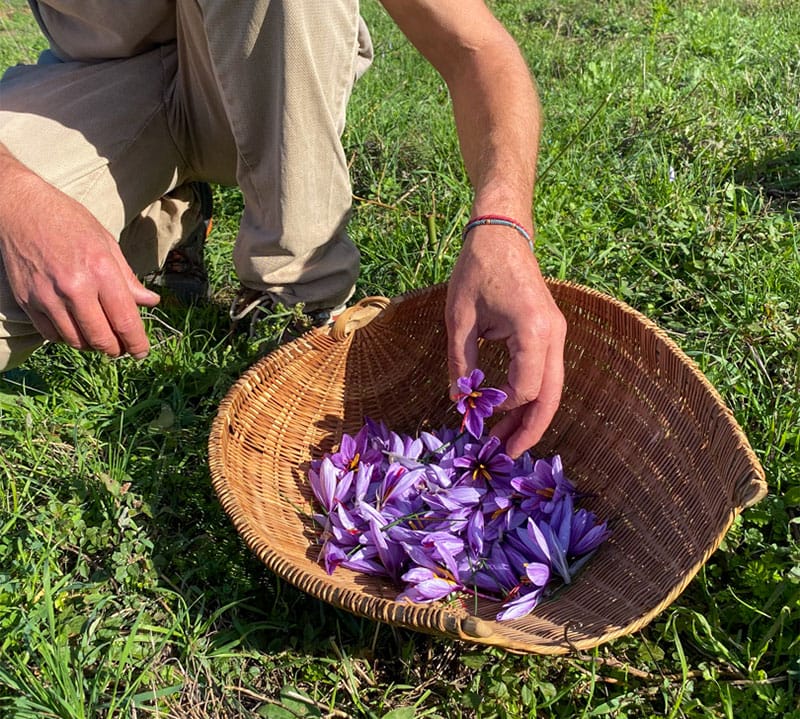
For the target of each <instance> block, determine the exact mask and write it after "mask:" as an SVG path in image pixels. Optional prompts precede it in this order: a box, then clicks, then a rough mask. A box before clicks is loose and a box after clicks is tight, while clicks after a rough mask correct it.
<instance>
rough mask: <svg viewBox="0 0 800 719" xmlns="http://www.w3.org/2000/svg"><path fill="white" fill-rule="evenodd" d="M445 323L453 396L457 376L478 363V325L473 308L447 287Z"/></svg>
mask: <svg viewBox="0 0 800 719" xmlns="http://www.w3.org/2000/svg"><path fill="white" fill-rule="evenodd" d="M445 324H446V326H447V367H448V373H449V376H450V395H451V397H455V395H456V394H457V393H458V386H457V384H456V382H457V380H458V378H459V377H466V376H467V375H468V374H469V373H470V372H471V371H472V370H473V369H475V367H477V365H478V325H477V321H476V316H475V311H474V308H473V307H471V306H469V305H467V304H466V303H461V302H459V301H457V300H456V299H455V296H454V294H451V292H450V289H449V288H448V297H447V307H446V312H445Z"/></svg>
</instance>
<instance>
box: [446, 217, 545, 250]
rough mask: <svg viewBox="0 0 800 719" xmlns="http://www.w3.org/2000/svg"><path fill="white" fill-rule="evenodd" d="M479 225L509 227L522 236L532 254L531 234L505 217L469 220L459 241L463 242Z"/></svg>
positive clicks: (517, 223)
mask: <svg viewBox="0 0 800 719" xmlns="http://www.w3.org/2000/svg"><path fill="white" fill-rule="evenodd" d="M481 225H501V226H503V227H510V228H512V229H514V230H516V231H517V232H518V233H519V234H520V235H522V236H523V237H524V238H525V240H526V241H527V243H528V246H529V247H530V248H531V252H533V238H532V237H531V233H530V232H528V230H526V229H525V227H523V226H522V225H521V224H520V223H519V222H517V221H516V220H514V219H512V218H511V217H505V216H503V215H481V216H480V217H476V218H475V219H473V220H470V221H469V222H468V223H467V224H466V227H464V230H463V232H462V233H461V240H462V241H463V240H465V239H466V237H467V235H468V234H469V233H470V232H471V231H472V230H474V229H475V228H476V227H480V226H481Z"/></svg>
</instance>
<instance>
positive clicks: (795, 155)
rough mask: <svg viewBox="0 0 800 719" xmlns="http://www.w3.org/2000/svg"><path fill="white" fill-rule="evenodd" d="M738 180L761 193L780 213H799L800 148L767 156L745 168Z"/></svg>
mask: <svg viewBox="0 0 800 719" xmlns="http://www.w3.org/2000/svg"><path fill="white" fill-rule="evenodd" d="M735 179H736V182H737V183H738V184H741V185H744V186H745V187H747V188H748V189H749V190H751V191H753V192H755V193H759V192H762V193H763V194H764V196H765V197H766V198H768V199H769V200H770V203H771V204H772V206H774V207H776V208H778V209H780V210H791V211H793V212H799V211H800V149H794V150H789V151H787V152H778V153H773V154H768V155H765V156H764V157H762V158H760V159H759V160H757V161H755V162H751V163H748V164H746V165H742V166H740V167H739V169H738V170H737V172H736V177H735Z"/></svg>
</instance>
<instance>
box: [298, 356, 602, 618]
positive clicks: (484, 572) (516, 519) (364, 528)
mask: <svg viewBox="0 0 800 719" xmlns="http://www.w3.org/2000/svg"><path fill="white" fill-rule="evenodd" d="M483 380H484V375H483V373H482V372H481V371H480V370H477V369H476V370H474V371H473V372H472V374H471V375H470V376H469V377H463V378H461V379H460V380H459V381H458V387H459V390H460V394H459V396H458V399H457V402H456V407H457V409H458V411H459V412H460V413H461V415H462V417H463V421H462V425H461V428H460V429H459V430H453V429H448V428H443V429H441V430H439V431H436V432H422V433H420V435H419V436H418V437H410V436H406V435H402V434H398V433H396V432H393V431H390V430H389V429H388V428H387V427H386V426H385V425H384V424H383V423H382V422H375V421H372V420H370V419H367V420H366V423H365V425H364V426H363V427H362V428H361V430H360V431H359V432H358V433H357V434H356V435H355V436H351V435H348V434H345V435H344V436H343V437H342V440H341V444H340V446H339V449H338V451H336V452H333V453H328V454H326V455H325V456H324V457H323V458H322V459H319V460H314V461H313V462H312V465H311V468H310V470H309V479H310V482H311V488H312V490H313V492H314V495H315V496H316V498H317V500H318V502H319V504H320V505H321V509H322V511H321V512H320V513H318V514H315V515H314V518H315V520H316V521H317V522H318V523H319V525H320V526H321V527H322V531H321V535H320V542H321V544H322V549H321V551H320V560H321V561H322V562H323V563H324V566H325V569H326V571H327V572H328V573H329V574H331V573H333V572H334V570H335V569H336V568H337V567H339V566H343V567H347V568H349V569H352V570H354V571H358V572H364V573H367V574H373V575H379V576H386V577H389V578H390V579H392V580H393V581H395V582H396V583H397V584H398V586H402V587H403V590H402V592H401V593H400V594H399V595H398V600H399V601H403V600H409V601H411V602H432V601H436V600H439V599H445V598H447V597H449V596H451V595H453V596H456V597H465V596H473V597H485V598H487V599H490V600H492V601H500V602H502V603H503V606H502V609H501V611H500V612H499V613H498V614H497V619H498V620H508V619H516V618H519V617H522V616H525V615H526V614H528V613H529V612H530V611H531V610H532V609H533V608H534V607H535V606H536V605H537V603H538V602H539V601H540V600H541V599H542V598H543V597H544V596H546V594H547V593H548V592H550V591H552V589H553V588H554V587H556V586H558V585H560V584H562V583H563V584H569V583H570V582H571V581H572V578H573V577H574V576H575V574H576V573H577V572H578V571H579V570H580V568H581V567H583V566H584V564H585V563H586V562H587V561H588V559H589V558H590V557H591V556H592V554H593V553H594V552H595V550H596V549H597V548H598V547H599V546H600V544H601V543H602V542H603V541H604V540H605V539H606V538H607V537H608V536H609V534H610V531H609V529H608V526H607V523H606V522H599V521H598V519H597V517H596V516H595V514H594V513H593V512H590V511H588V510H586V509H576V508H575V501H576V499H577V495H576V490H575V487H574V486H573V484H572V483H571V482H570V481H569V479H567V478H566V477H565V476H564V472H563V469H562V466H561V459H560V458H559V457H558V455H556V456H554V457H552V458H551V459H550V460H546V459H534V458H533V457H532V456H531V455H530V454H529V453H527V452H526V453H525V454H523V455H522V456H521V457H519V458H518V459H517V460H513V459H512V458H511V457H509V456H508V455H507V454H505V452H504V447H503V445H502V443H501V442H500V440H499V439H498V438H497V437H492V436H488V435H484V421H485V420H486V419H487V418H488V417H490V416H491V415H492V413H493V411H494V407H496V406H497V405H499V404H501V403H502V402H503V401H504V400H505V398H506V395H505V393H503V392H502V391H500V390H497V389H493V388H489V387H481V384H482V383H483Z"/></svg>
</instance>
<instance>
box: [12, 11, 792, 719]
mask: <svg viewBox="0 0 800 719" xmlns="http://www.w3.org/2000/svg"><path fill="white" fill-rule="evenodd" d="M492 7H493V9H494V10H495V12H496V13H497V14H498V15H499V16H500V18H501V19H502V20H503V21H504V22H505V23H506V24H507V26H508V28H509V29H510V30H511V32H512V33H513V34H514V35H515V37H516V38H517V40H518V41H519V43H520V45H521V47H522V49H523V52H524V53H525V56H526V58H527V59H528V61H529V64H530V67H531V69H532V71H533V73H534V74H535V76H536V78H537V81H538V86H539V89H540V93H541V98H542V102H543V106H544V108H545V127H544V133H543V137H542V147H541V154H540V163H539V183H538V189H537V196H536V204H535V209H536V216H537V225H538V240H537V243H538V255H539V259H540V262H541V264H542V266H543V268H544V270H545V272H546V274H548V275H550V276H552V277H558V278H566V279H569V280H572V281H576V282H580V283H583V284H586V285H589V286H591V287H594V288H596V289H599V290H602V291H605V292H607V293H609V294H611V295H613V296H615V297H618V298H620V299H622V300H625V301H626V302H628V303H629V304H631V305H632V306H633V307H635V308H637V309H639V310H641V311H642V312H643V313H645V314H646V315H647V316H649V317H650V318H651V319H653V320H655V321H656V322H657V323H658V324H660V325H661V326H662V327H663V328H664V329H665V330H666V331H667V332H668V333H669V334H670V335H671V336H672V338H673V339H674V340H675V341H676V342H677V343H678V344H679V345H680V346H681V347H682V348H683V349H684V350H685V351H686V352H687V353H688V354H689V355H690V356H691V357H692V358H694V359H695V360H696V361H697V362H698V363H699V365H700V367H701V368H702V370H703V371H704V372H705V373H706V375H707V376H708V378H709V379H710V380H711V382H712V383H713V384H714V385H715V386H716V387H717V389H718V390H719V391H720V392H721V394H722V396H723V398H724V399H725V401H726V402H727V403H728V405H729V406H730V407H731V409H732V410H733V412H734V414H735V416H736V418H737V420H738V421H739V423H740V424H741V425H742V427H743V428H744V430H745V431H746V433H747V434H748V436H749V438H750V441H751V444H752V445H753V447H754V449H755V451H756V453H757V454H758V456H759V459H760V460H761V462H762V463H763V465H764V468H765V470H766V473H767V478H768V482H769V488H770V492H769V495H768V497H767V498H766V499H765V500H763V501H762V502H761V503H760V504H758V505H757V506H755V507H753V508H751V509H749V510H748V511H746V512H745V513H744V515H743V516H742V517H741V518H739V519H738V520H737V521H736V523H735V525H734V527H733V528H732V530H731V531H730V532H729V534H728V536H727V537H726V539H725V541H724V543H723V545H722V547H721V548H720V549H719V550H718V551H717V552H716V553H715V554H714V555H713V556H712V557H711V558H710V560H709V561H708V563H707V564H706V566H705V567H704V568H703V570H702V571H701V572H700V573H699V575H698V576H697V577H696V578H695V579H694V580H693V581H692V582H691V584H690V585H689V587H688V588H687V590H686V591H685V592H684V593H683V594H682V595H681V596H680V597H679V598H678V599H677V600H676V602H675V603H674V605H673V606H671V607H670V608H668V609H667V610H666V611H664V612H663V614H662V615H661V616H659V617H658V618H657V619H656V620H655V621H654V622H653V623H652V624H650V625H649V626H648V627H647V628H645V629H643V630H642V631H640V632H638V633H636V634H635V635H632V636H630V637H626V638H623V639H619V640H617V641H614V642H612V643H610V644H607V645H604V646H601V647H600V648H598V649H597V650H595V651H593V652H590V653H585V654H574V655H569V656H565V657H561V658H543V657H536V656H515V655H511V654H506V653H504V652H502V651H499V650H495V649H488V648H476V647H474V646H470V645H466V644H459V643H456V642H450V641H444V640H441V639H436V638H431V637H428V636H424V635H420V634H416V633H414V632H410V631H405V630H400V629H395V628H391V627H388V626H385V625H380V624H376V623H373V622H370V621H367V620H363V619H359V618H356V617H354V616H352V615H350V614H348V613H346V612H341V611H338V610H336V609H333V608H332V607H330V606H328V605H326V604H324V603H321V602H318V601H317V600H314V599H311V598H310V597H308V596H307V595H305V594H304V593H303V592H301V591H299V590H297V589H295V588H294V587H292V586H291V585H288V584H286V583H284V582H282V581H281V580H279V579H277V578H276V577H275V576H274V575H272V574H270V573H269V572H268V571H266V570H265V569H264V568H263V566H262V565H261V564H260V563H259V562H258V561H257V560H256V559H255V558H254V557H253V555H252V554H251V553H250V552H249V551H248V550H247V548H246V547H245V546H244V544H243V542H242V540H241V539H240V538H239V536H238V535H237V534H236V532H235V531H234V530H233V527H232V525H231V522H230V521H229V520H228V518H227V517H226V516H225V515H224V513H223V511H222V510H221V508H220V505H219V503H218V501H217V499H216V497H215V495H214V493H213V491H212V488H211V484H210V478H209V470H208V467H207V464H206V442H207V438H208V433H209V428H210V424H211V421H212V419H213V416H214V413H215V411H216V408H217V406H218V404H219V402H220V400H221V399H222V398H223V396H224V395H225V393H226V391H227V390H228V388H229V387H230V386H231V384H232V383H233V382H234V381H235V380H236V378H237V377H238V376H239V375H240V374H241V373H242V372H243V371H244V370H245V369H246V368H247V367H248V366H249V365H250V364H251V363H252V362H253V361H255V359H256V358H257V357H258V355H259V353H261V352H263V351H265V349H269V348H270V347H271V346H274V345H275V344H276V342H277V338H278V336H279V335H280V333H281V330H282V328H281V326H280V322H279V321H276V322H274V323H269V322H268V323H265V325H264V327H263V332H264V338H263V339H264V343H263V344H259V343H254V342H250V341H248V340H247V339H246V338H245V337H243V336H241V335H239V334H236V333H231V331H230V327H229V321H228V319H227V303H228V300H229V299H230V297H231V295H232V293H233V292H234V290H235V288H236V280H235V277H234V274H233V269H232V264H231V248H232V245H233V242H234V238H235V235H236V228H237V222H238V217H239V213H240V212H241V209H242V200H241V196H240V194H239V193H238V191H236V190H234V189H230V188H222V187H217V188H215V201H216V212H215V225H214V227H215V229H214V231H213V233H212V235H211V238H210V240H209V246H208V263H209V268H210V272H211V278H212V283H213V289H214V298H213V301H212V302H210V303H209V304H208V305H206V306H203V307H200V308H196V309H192V310H184V309H181V308H177V307H172V306H169V305H164V306H161V307H159V308H157V309H155V310H152V311H148V312H145V313H144V316H145V321H146V323H147V325H148V328H149V332H150V336H151V339H152V344H153V351H152V352H151V354H150V356H149V357H148V358H147V359H145V360H143V361H138V362H137V361H133V360H131V359H120V360H116V361H114V360H109V359H105V358H102V357H99V356H93V355H87V354H81V353H78V352H76V351H72V350H70V349H68V348H65V347H60V346H48V347H47V348H45V349H44V350H42V351H41V352H39V353H37V354H36V355H35V356H34V357H33V358H32V359H31V360H30V361H29V362H28V363H27V364H26V365H25V366H24V367H23V368H20V369H18V370H16V371H12V372H9V373H6V374H5V375H3V376H2V377H1V378H0V716H2V717H4V718H5V717H7V718H8V719H34V718H35V719H42V718H45V717H59V718H61V719H67V718H69V719H72V718H78V717H86V718H92V719H94V718H96V717H98V718H104V717H189V718H194V717H197V718H201V717H203V718H210V717H215V718H217V717H220V718H222V717H270V718H272V719H288V718H290V717H364V718H370V719H373V718H375V719H411V718H412V717H447V718H450V717H481V718H485V719H490V718H491V719H494V718H497V719H512V718H515V717H563V718H567V717H570V718H572V717H581V718H588V717H606V716H607V717H620V718H623V717H662V716H665V717H670V719H675V718H681V719H690V718H691V719H701V718H709V719H710V718H712V717H714V718H716V717H728V718H732V717H736V718H737V719H758V718H760V717H788V718H789V719H791V718H794V719H797V718H798V717H800V705H799V704H798V698H797V697H798V696H800V690H799V689H798V682H800V637H798V627H800V545H799V544H798V539H799V538H800V399H799V398H798V395H799V394H800V350H798V346H800V344H799V343H798V335H800V319H798V318H800V253H799V251H798V242H799V239H798V238H800V233H798V228H797V220H798V210H800V142H799V141H800V39H798V38H799V37H800V36H798V33H797V27H798V26H800V6H799V5H798V4H797V3H795V2H792V1H791V0H770V1H769V2H767V1H766V0H681V1H680V2H675V3H667V2H665V1H664V0H651V1H649V2H647V1H644V0H605V1H604V2H600V3H597V2H589V0H567V1H560V2H559V1H557V0H496V1H495V2H493V3H492ZM362 10H363V12H364V14H365V15H366V17H367V19H368V21H369V24H370V26H371V28H372V32H373V38H374V41H375V45H376V60H375V63H374V67H373V68H372V69H371V70H370V72H369V73H367V75H366V76H365V77H364V78H362V80H361V81H360V82H359V83H358V85H357V87H356V89H355V92H354V96H353V101H352V104H351V107H350V113H349V114H350V117H349V124H348V129H347V131H346V134H345V137H344V143H345V149H346V152H347V156H348V159H349V163H350V168H351V173H352V178H353V188H354V195H355V199H354V215H353V219H352V223H351V233H352V236H353V238H354V240H355V241H356V242H357V243H358V245H359V247H360V249H361V251H362V257H363V263H362V264H363V269H362V274H361V278H360V281H359V285H358V294H359V295H368V294H383V295H388V296H391V295H395V294H398V293H401V292H404V291H406V290H410V289H412V288H417V287H423V286H427V285H430V284H432V283H436V282H440V281H442V280H445V279H446V278H447V276H448V273H449V270H450V268H451V267H452V264H453V261H454V259H455V257H456V256H457V253H458V249H459V242H460V238H459V233H460V229H461V227H462V226H463V224H464V221H465V219H466V218H467V214H468V212H469V204H470V190H469V187H468V184H467V182H466V179H465V173H464V171H463V167H462V164H461V161H460V158H459V154H458V145H457V139H456V136H455V132H454V127H453V123H452V120H451V117H450V113H449V104H448V103H449V101H448V95H447V90H446V88H445V87H444V85H443V84H442V82H441V80H440V79H439V77H438V76H437V75H436V74H435V73H434V72H433V71H432V70H431V69H430V68H429V67H428V66H427V65H426V64H425V63H424V62H423V61H422V60H421V59H420V57H419V56H418V55H417V53H416V52H415V51H414V50H413V49H412V48H410V47H409V46H408V44H407V43H406V42H405V40H404V39H403V38H402V36H401V35H400V34H399V33H398V31H397V30H396V29H395V28H394V27H393V25H392V24H391V22H390V21H389V20H388V18H387V16H386V15H385V13H384V12H383V11H382V9H381V8H380V6H379V5H378V4H377V2H375V0H366V1H365V3H364V6H363V8H362ZM43 44H44V43H43V41H42V40H41V38H40V37H39V35H38V33H37V31H36V29H35V26H34V23H33V20H32V18H31V15H30V13H29V11H28V10H27V8H26V5H25V3H24V2H22V1H21V0H6V1H5V2H4V3H2V5H0V64H2V65H3V66H7V65H10V64H13V63H14V62H18V61H27V62H30V61H32V60H33V59H34V58H35V56H36V53H37V51H38V50H39V49H41V48H42V47H43ZM502 81H503V80H502V78H498V82H502ZM32 141H33V140H32ZM31 211H36V208H31Z"/></svg>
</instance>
